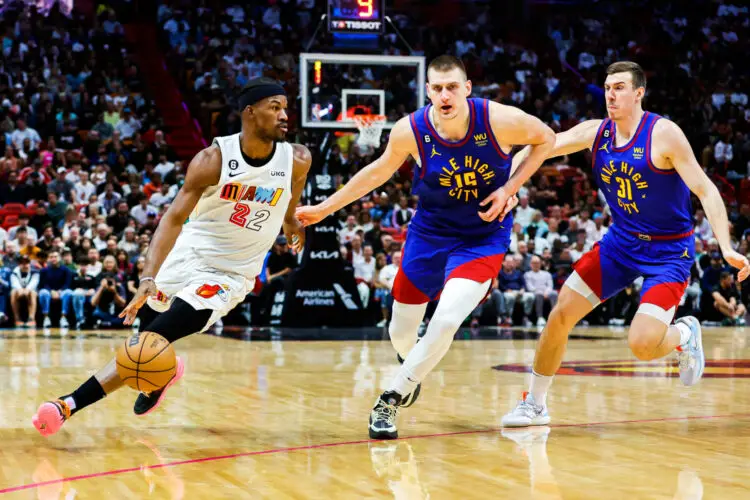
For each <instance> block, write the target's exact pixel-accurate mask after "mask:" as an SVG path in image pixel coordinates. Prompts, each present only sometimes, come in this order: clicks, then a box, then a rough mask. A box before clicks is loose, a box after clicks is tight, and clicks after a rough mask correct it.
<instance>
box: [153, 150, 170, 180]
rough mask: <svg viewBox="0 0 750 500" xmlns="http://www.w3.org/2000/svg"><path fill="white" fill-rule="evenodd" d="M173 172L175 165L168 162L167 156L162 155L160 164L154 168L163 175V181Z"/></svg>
mask: <svg viewBox="0 0 750 500" xmlns="http://www.w3.org/2000/svg"><path fill="white" fill-rule="evenodd" d="M172 170H174V163H172V162H171V161H167V155H160V156H159V163H158V164H157V165H156V166H155V167H154V171H155V172H158V173H159V174H161V178H162V179H165V178H166V177H167V174H168V173H169V172H171V171H172Z"/></svg>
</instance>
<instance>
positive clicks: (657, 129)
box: [651, 118, 750, 281]
mask: <svg viewBox="0 0 750 500" xmlns="http://www.w3.org/2000/svg"><path fill="white" fill-rule="evenodd" d="M651 147H652V150H651V155H652V157H655V156H657V155H659V156H661V157H662V158H664V159H666V160H668V161H669V162H670V163H671V164H672V166H673V167H674V169H675V170H676V171H677V173H678V174H679V175H680V177H681V178H682V180H683V181H685V184H687V186H688V188H690V191H692V192H693V193H694V194H695V195H696V196H697V197H698V199H700V201H701V205H703V209H704V210H705V212H706V217H707V218H708V222H710V223H711V228H712V229H713V230H714V235H715V236H716V239H717V240H718V241H719V246H720V247H721V253H722V255H723V256H724V259H726V261H727V262H729V264H731V265H732V266H733V267H735V268H737V269H739V270H740V272H739V275H738V279H739V281H743V280H744V279H745V278H747V276H748V274H750V264H748V260H747V258H745V256H744V255H741V254H740V253H738V252H735V251H734V249H732V240H731V238H730V236H729V219H728V217H727V209H726V207H725V206H724V200H723V199H722V197H721V193H720V192H719V189H718V188H717V187H716V185H715V184H714V183H713V182H711V179H709V178H708V176H707V175H706V173H705V172H704V171H703V168H701V166H700V164H699V163H698V160H696V158H695V155H694V154H693V149H692V148H691V147H690V143H689V142H688V140H687V137H685V134H684V133H683V132H682V129H680V127H678V126H677V124H675V123H674V122H672V121H670V120H667V119H665V118H662V119H661V120H659V121H658V122H656V125H655V126H654V141H653V145H652V146H651Z"/></svg>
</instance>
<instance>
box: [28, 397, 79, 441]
mask: <svg viewBox="0 0 750 500" xmlns="http://www.w3.org/2000/svg"><path fill="white" fill-rule="evenodd" d="M69 418H70V407H69V406H68V404H67V403H66V402H65V401H62V400H60V399H56V400H55V401H47V402H45V403H42V404H41V406H39V409H38V410H37V411H36V415H34V416H33V417H31V423H32V424H34V427H36V430H38V431H39V434H41V435H42V436H45V437H46V436H51V435H52V434H54V433H56V432H57V431H59V430H60V427H62V425H63V424H64V423H65V421H66V420H68V419H69Z"/></svg>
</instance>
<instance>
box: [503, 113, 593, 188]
mask: <svg viewBox="0 0 750 500" xmlns="http://www.w3.org/2000/svg"><path fill="white" fill-rule="evenodd" d="M601 124H602V120H587V121H585V122H581V123H579V124H578V125H576V126H575V127H572V128H570V129H568V130H566V131H565V132H560V133H558V134H557V135H556V138H555V147H554V148H552V150H551V151H550V152H549V154H548V155H547V158H556V157H558V156H565V155H569V154H572V153H577V152H578V151H583V150H584V149H590V148H591V147H593V144H594V139H596V133H597V131H598V130H599V126H600V125H601ZM530 152H531V147H530V146H527V147H525V148H523V149H522V150H521V151H519V152H518V153H516V154H515V155H514V156H513V166H512V168H511V175H513V172H515V171H516V169H517V168H518V167H519V166H520V165H521V163H522V162H523V161H524V160H525V159H526V157H527V156H528V155H529V153H530Z"/></svg>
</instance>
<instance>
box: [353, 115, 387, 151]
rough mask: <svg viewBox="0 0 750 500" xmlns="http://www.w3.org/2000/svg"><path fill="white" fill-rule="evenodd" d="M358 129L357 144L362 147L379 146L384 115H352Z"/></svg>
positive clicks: (383, 125)
mask: <svg viewBox="0 0 750 500" xmlns="http://www.w3.org/2000/svg"><path fill="white" fill-rule="evenodd" d="M352 119H353V120H354V123H355V124H356V125H357V129H358V130H359V136H357V144H358V145H360V146H363V147H369V148H378V147H380V136H381V135H382V134H383V128H384V127H385V121H386V117H385V116H384V115H354V116H353V117H352Z"/></svg>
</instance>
